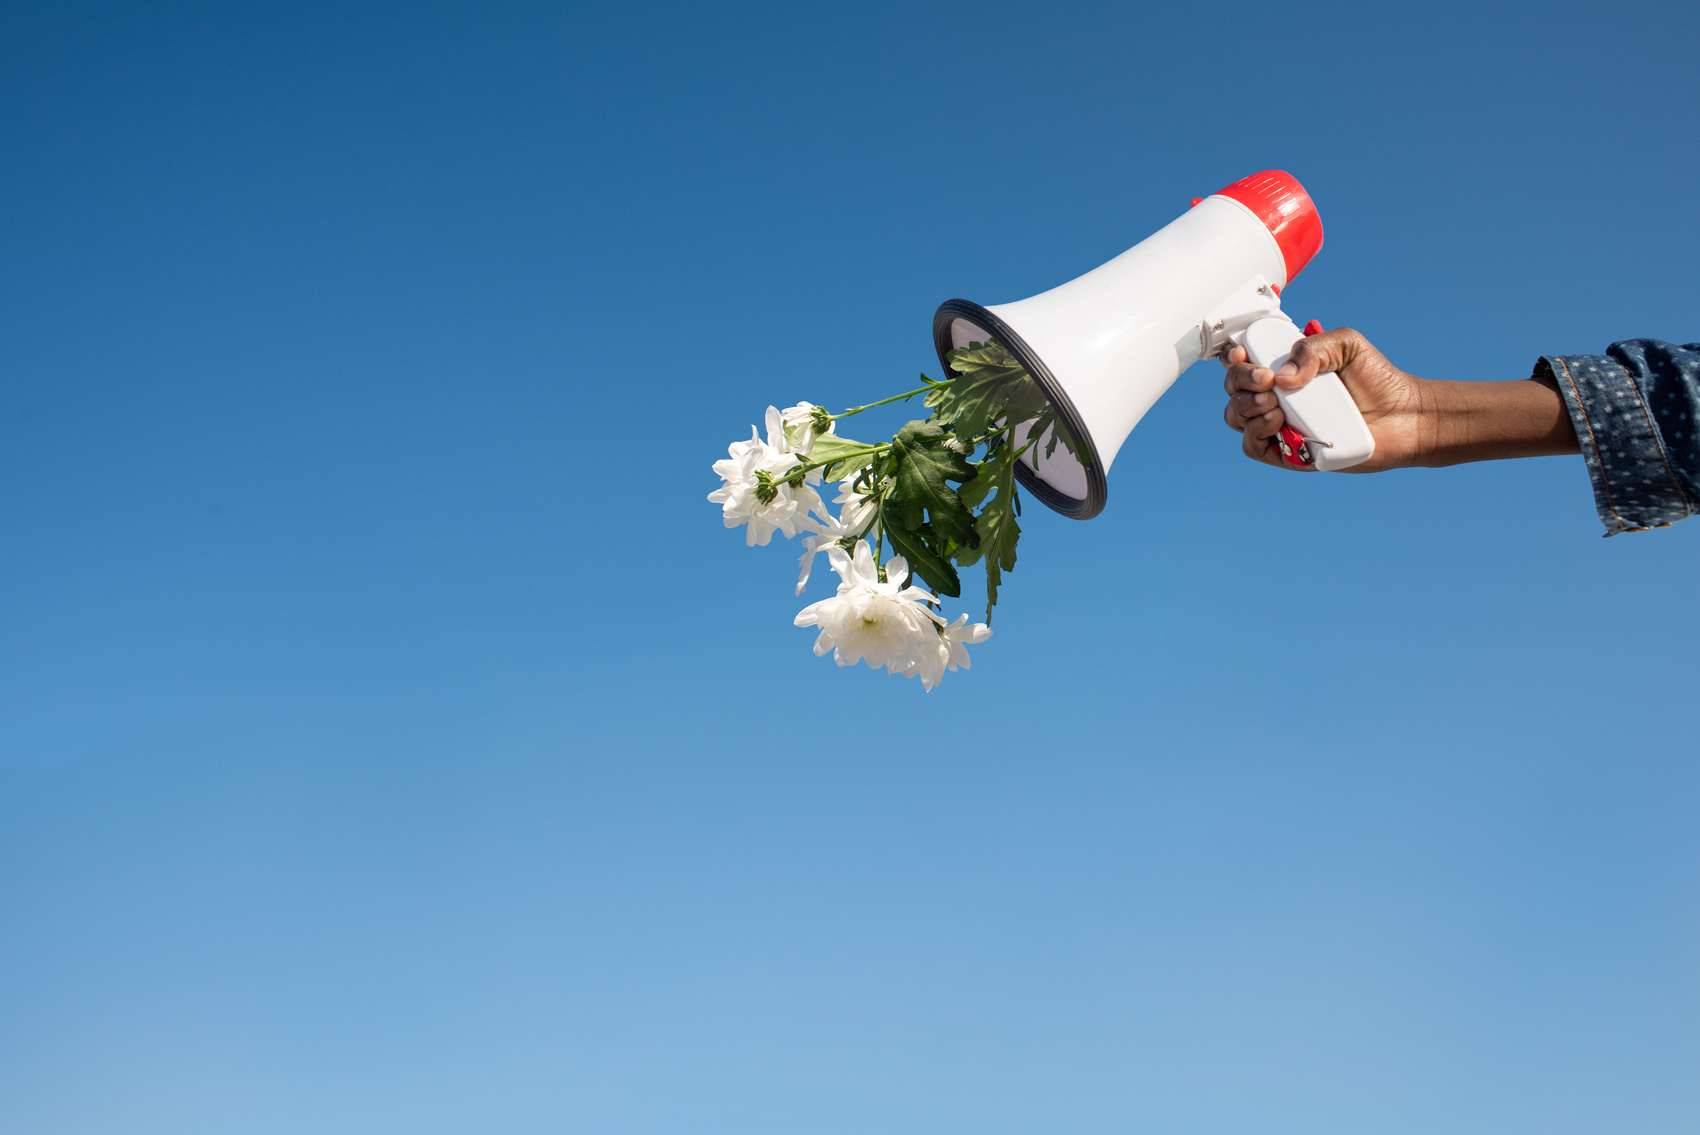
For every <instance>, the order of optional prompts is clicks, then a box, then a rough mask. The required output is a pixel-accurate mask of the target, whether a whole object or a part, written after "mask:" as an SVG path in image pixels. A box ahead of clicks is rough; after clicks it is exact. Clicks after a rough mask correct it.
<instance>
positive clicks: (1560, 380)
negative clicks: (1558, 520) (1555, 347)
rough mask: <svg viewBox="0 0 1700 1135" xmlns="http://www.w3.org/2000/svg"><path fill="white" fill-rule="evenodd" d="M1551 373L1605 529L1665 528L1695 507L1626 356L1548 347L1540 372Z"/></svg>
mask: <svg viewBox="0 0 1700 1135" xmlns="http://www.w3.org/2000/svg"><path fill="white" fill-rule="evenodd" d="M1549 373H1550V377H1551V378H1552V379H1553V381H1555V382H1556V383H1557V384H1558V389H1559V393H1560V394H1562V395H1563V396H1564V404H1565V406H1566V407H1567V408H1568V409H1569V410H1570V421H1571V423H1572V424H1573V425H1574V426H1575V427H1576V440H1577V441H1578V442H1580V443H1581V446H1582V459H1583V460H1584V461H1586V462H1587V463H1588V478H1589V480H1591V481H1592V482H1593V484H1594V506H1595V508H1596V509H1598V510H1599V514H1600V521H1601V523H1603V524H1604V525H1605V526H1606V535H1607V536H1615V535H1617V534H1618V533H1619V532H1644V531H1646V530H1647V529H1649V528H1663V527H1664V526H1665V525H1667V524H1674V523H1675V522H1676V521H1678V520H1681V519H1683V518H1684V517H1686V516H1689V515H1691V514H1692V513H1693V512H1694V511H1695V509H1694V508H1693V506H1692V505H1691V504H1690V502H1689V499H1688V496H1687V494H1685V493H1684V492H1683V490H1682V486H1681V484H1679V483H1678V479H1677V476H1676V474H1675V472H1674V471H1673V470H1672V468H1671V463H1670V460H1669V458H1668V457H1667V455H1666V453H1665V449H1664V443H1663V441H1662V440H1661V439H1660V437H1659V431H1658V429H1657V428H1656V427H1655V426H1654V425H1653V415H1652V414H1651V413H1650V412H1649V410H1648V407H1647V403H1646V400H1645V399H1644V398H1643V397H1642V392H1641V389H1640V387H1638V386H1637V385H1636V383H1635V381H1634V379H1633V378H1631V377H1630V374H1629V372H1628V371H1627V370H1626V369H1624V367H1623V364H1622V363H1620V362H1618V361H1617V360H1616V359H1614V358H1612V357H1611V356H1610V355H1550V356H1546V357H1544V358H1542V359H1541V361H1540V362H1539V363H1538V364H1537V365H1536V367H1535V377H1537V378H1544V377H1547V376H1548V375H1549Z"/></svg>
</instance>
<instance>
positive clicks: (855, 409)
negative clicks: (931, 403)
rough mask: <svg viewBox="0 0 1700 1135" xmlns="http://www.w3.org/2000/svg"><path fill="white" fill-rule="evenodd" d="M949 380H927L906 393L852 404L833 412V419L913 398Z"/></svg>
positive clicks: (948, 382) (947, 383) (946, 383)
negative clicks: (861, 403) (842, 410)
mask: <svg viewBox="0 0 1700 1135" xmlns="http://www.w3.org/2000/svg"><path fill="white" fill-rule="evenodd" d="M950 382H951V380H950V379H948V378H947V379H945V380H944V381H943V382H929V383H928V384H927V385H925V386H920V387H916V388H915V389H914V390H911V391H910V392H909V393H907V394H893V395H892V396H891V397H890V398H881V399H880V400H879V401H878V402H869V403H868V404H867V405H866V406H852V407H850V408H849V409H848V410H845V411H844V412H842V413H839V414H834V415H833V418H834V420H836V419H838V418H848V417H849V416H850V415H851V414H860V413H861V412H862V411H863V410H872V409H873V408H874V407H875V406H884V405H885V404H886V403H888V402H901V401H903V400H904V399H905V398H913V397H915V395H917V394H925V393H926V392H927V391H929V390H932V389H933V388H934V387H938V386H948V385H949V384H950Z"/></svg>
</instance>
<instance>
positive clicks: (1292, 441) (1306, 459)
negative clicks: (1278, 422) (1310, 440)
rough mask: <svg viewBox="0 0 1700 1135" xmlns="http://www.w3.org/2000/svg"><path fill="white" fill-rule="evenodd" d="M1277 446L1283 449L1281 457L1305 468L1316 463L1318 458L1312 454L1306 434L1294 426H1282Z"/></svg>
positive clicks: (1277, 436)
mask: <svg viewBox="0 0 1700 1135" xmlns="http://www.w3.org/2000/svg"><path fill="white" fill-rule="evenodd" d="M1275 448H1277V449H1279V450H1280V451H1281V459H1282V460H1283V461H1285V462H1286V463H1287V464H1289V465H1297V466H1299V467H1300V468H1304V467H1305V466H1308V465H1312V464H1315V461H1316V459H1315V458H1314V457H1312V456H1311V453H1310V446H1309V444H1307V443H1306V441H1305V439H1304V435H1303V434H1301V433H1300V432H1299V431H1298V430H1295V429H1294V428H1293V427H1292V426H1282V427H1281V432H1280V433H1279V434H1277V435H1276V437H1275Z"/></svg>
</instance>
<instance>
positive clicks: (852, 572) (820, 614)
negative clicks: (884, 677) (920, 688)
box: [796, 540, 943, 674]
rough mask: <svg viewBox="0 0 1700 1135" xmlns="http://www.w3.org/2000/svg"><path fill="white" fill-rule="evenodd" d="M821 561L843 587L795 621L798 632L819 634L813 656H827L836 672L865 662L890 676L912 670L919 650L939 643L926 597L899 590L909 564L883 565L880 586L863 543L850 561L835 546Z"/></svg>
mask: <svg viewBox="0 0 1700 1135" xmlns="http://www.w3.org/2000/svg"><path fill="white" fill-rule="evenodd" d="M826 556H827V559H828V560H830V561H831V562H832V570H833V571H836V572H837V573H838V575H839V577H840V578H841V579H843V581H844V582H843V583H841V584H839V585H838V594H837V595H835V596H833V597H832V598H831V599H822V600H821V601H820V602H819V603H812V604H810V605H809V606H807V607H805V608H803V610H802V611H801V612H800V613H799V614H798V615H797V619H796V623H797V625H798V626H799V627H808V626H817V627H819V628H820V636H819V637H818V638H816V639H815V653H816V654H817V655H819V654H825V653H826V652H827V651H829V650H830V651H832V658H833V661H834V662H837V663H838V664H839V665H840V666H854V665H855V664H856V663H858V662H862V661H866V662H867V664H868V665H869V666H870V667H871V668H873V669H875V670H877V669H879V668H880V667H881V666H884V667H885V669H886V672H887V673H889V674H898V673H903V672H906V671H907V670H909V669H910V668H912V667H913V666H914V665H915V663H916V660H917V658H918V656H919V650H920V648H921V647H922V646H923V645H926V644H929V640H931V639H936V638H937V637H938V632H937V631H935V630H934V629H933V628H934V624H937V623H942V622H943V620H942V619H940V618H939V617H938V616H937V615H935V614H933V613H932V612H931V611H929V610H928V609H927V607H926V604H927V603H930V602H931V601H932V598H933V597H932V596H931V595H929V594H928V593H927V592H925V591H922V590H921V589H920V588H919V587H904V586H903V583H904V581H905V580H906V579H908V578H909V563H908V561H906V560H905V559H904V558H903V557H902V556H893V557H891V559H889V560H887V561H886V564H885V582H883V583H882V582H880V578H879V570H878V569H877V568H876V567H875V566H874V553H873V549H872V548H870V547H869V546H868V542H867V541H866V540H858V541H857V542H856V551H855V553H854V554H853V555H852V554H851V553H849V552H846V551H845V550H844V549H843V548H840V547H838V546H837V545H836V544H835V545H833V546H832V547H829V548H828V549H827V550H826ZM923 635H925V636H926V637H925V638H923V637H922V636H923Z"/></svg>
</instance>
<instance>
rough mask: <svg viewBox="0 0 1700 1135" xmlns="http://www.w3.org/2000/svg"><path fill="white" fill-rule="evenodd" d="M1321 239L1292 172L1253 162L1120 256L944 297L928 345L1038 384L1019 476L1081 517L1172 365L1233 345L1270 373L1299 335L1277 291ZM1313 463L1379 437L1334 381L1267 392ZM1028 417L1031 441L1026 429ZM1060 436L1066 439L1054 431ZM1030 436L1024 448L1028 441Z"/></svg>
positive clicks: (1359, 453) (1095, 503) (1342, 465)
mask: <svg viewBox="0 0 1700 1135" xmlns="http://www.w3.org/2000/svg"><path fill="white" fill-rule="evenodd" d="M1321 247H1322V219H1321V218H1320V217H1319V216H1317V212H1316V206H1315V204H1313V203H1312V201H1311V199H1310V194H1308V193H1306V192H1305V190H1304V187H1303V186H1302V185H1300V184H1299V183H1298V180H1297V179H1296V178H1294V177H1293V176H1292V175H1291V174H1289V173H1285V172H1283V171H1281V170H1265V171H1264V172H1263V173H1255V174H1252V175H1251V176H1250V177H1247V178H1243V179H1241V180H1239V181H1236V182H1234V183H1233V184H1232V185H1229V186H1227V187H1226V188H1224V189H1222V190H1221V191H1220V192H1218V193H1214V194H1212V195H1211V196H1209V197H1205V198H1195V199H1194V200H1193V204H1192V208H1190V209H1189V210H1187V212H1185V213H1183V214H1182V215H1181V216H1179V217H1176V218H1175V219H1174V220H1173V221H1171V222H1169V223H1168V224H1167V225H1165V226H1163V227H1162V228H1161V229H1159V230H1157V231H1156V232H1155V233H1152V234H1151V235H1150V236H1148V237H1146V238H1145V239H1144V240H1142V241H1140V242H1139V243H1138V244H1136V245H1134V246H1133V247H1132V248H1130V249H1128V250H1127V251H1126V252H1124V253H1122V254H1121V255H1120V256H1118V257H1116V258H1115V259H1114V260H1111V261H1110V262H1109V263H1107V264H1104V265H1102V266H1100V267H1098V268H1094V269H1093V270H1092V271H1090V272H1088V273H1086V274H1085V275H1084V276H1080V277H1077V278H1076V279H1073V280H1070V281H1069V282H1068V283H1066V284H1063V285H1061V286H1059V287H1055V288H1052V289H1051V290H1050V291H1048V292H1041V293H1040V294H1039V295H1036V296H1033V297H1032V298H1030V299H1024V300H1017V301H1016V302H1014V303H1005V304H996V305H993V306H990V307H982V306H981V305H979V304H977V303H972V302H970V301H968V300H961V299H953V300H947V301H946V302H945V303H943V304H941V305H940V306H939V309H938V313H937V314H936V315H935V316H934V317H933V342H934V345H935V346H936V347H937V348H938V353H939V362H940V363H941V364H942V365H943V366H944V368H945V372H946V373H947V374H948V375H951V376H953V377H954V376H955V375H957V374H958V371H957V370H956V368H955V367H953V366H952V365H951V358H950V355H951V352H952V351H960V350H967V349H969V348H970V346H971V345H972V344H988V343H996V344H999V345H1001V346H1002V347H1003V349H1004V350H1006V351H1008V352H1009V354H1010V355H1013V356H1014V358H1015V360H1016V362H1018V363H1019V364H1020V366H1021V367H1022V368H1024V369H1025V370H1026V372H1027V374H1028V376H1029V377H1030V378H1031V379H1032V380H1033V381H1034V382H1035V383H1037V384H1038V386H1039V387H1040V389H1042V390H1043V392H1044V395H1045V398H1046V399H1047V401H1048V403H1049V407H1050V409H1051V410H1052V411H1054V413H1053V414H1051V415H1048V416H1046V415H1042V416H1041V419H1036V420H1033V421H1030V422H1027V423H1024V424H1022V425H1018V426H1017V427H1016V432H1015V441H1016V443H1017V444H1018V445H1022V446H1024V447H1025V449H1024V452H1023V453H1022V456H1021V459H1020V461H1019V462H1018V463H1017V465H1016V473H1017V475H1018V476H1019V477H1020V478H1021V483H1022V484H1023V485H1025V486H1026V487H1027V489H1028V490H1029V491H1030V492H1031V493H1032V494H1033V495H1034V496H1036V497H1038V498H1039V499H1040V500H1041V501H1043V502H1044V503H1046V504H1048V505H1050V506H1051V507H1052V508H1054V509H1056V510H1057V511H1058V512H1061V513H1063V514H1064V515H1066V516H1073V517H1077V518H1079V519H1081V520H1085V519H1087V518H1089V517H1093V516H1096V515H1098V513H1099V512H1100V511H1102V510H1103V507H1104V502H1105V499H1106V497H1107V495H1108V487H1107V485H1106V482H1105V475H1106V474H1107V473H1109V471H1110V465H1111V464H1112V463H1113V462H1114V461H1115V459H1116V454H1117V453H1118V452H1119V451H1120V450H1121V447H1122V443H1123V442H1124V441H1126V440H1127V436H1128V434H1130V433H1132V432H1133V427H1134V426H1136V425H1138V424H1139V420H1140V419H1141V418H1143V417H1144V416H1145V412H1146V411H1147V410H1149V409H1151V407H1152V405H1153V404H1154V403H1155V402H1156V401H1157V399H1158V398H1160V397H1162V395H1163V392H1164V391H1165V390H1167V389H1168V388H1169V387H1170V386H1171V385H1173V383H1174V381H1175V379H1177V378H1179V377H1180V374H1181V372H1182V371H1184V370H1186V368H1187V367H1189V366H1191V365H1192V364H1193V363H1195V362H1197V361H1198V360H1199V359H1202V358H1214V357H1216V356H1217V355H1218V354H1220V353H1221V352H1222V351H1224V350H1226V349H1228V348H1230V347H1232V346H1236V345H1237V346H1243V347H1245V348H1246V350H1247V352H1248V354H1249V355H1250V356H1251V359H1252V361H1253V362H1255V363H1257V364H1258V365H1260V366H1268V367H1272V368H1279V367H1280V366H1281V365H1282V364H1283V363H1285V362H1286V361H1287V355H1288V353H1289V352H1290V351H1291V350H1292V346H1293V344H1294V343H1296V342H1297V341H1298V340H1299V339H1300V338H1302V335H1301V334H1300V332H1299V329H1298V328H1297V327H1296V326H1294V324H1293V323H1292V321H1291V320H1289V319H1288V318H1287V317H1286V316H1285V315H1283V314H1282V313H1281V289H1283V288H1285V287H1286V286H1287V284H1288V283H1290V282H1291V281H1292V279H1293V277H1295V276H1297V275H1298V274H1299V272H1300V271H1301V270H1302V269H1303V268H1304V266H1305V265H1306V264H1308V263H1309V262H1310V258H1311V257H1312V256H1314V255H1316V252H1317V250H1318V249H1320V248H1321ZM1276 397H1277V398H1278V399H1279V401H1280V405H1281V408H1282V409H1283V410H1284V411H1285V412H1286V416H1287V423H1288V425H1289V426H1290V427H1292V428H1293V429H1294V430H1296V431H1297V434H1298V435H1299V436H1301V437H1302V438H1303V440H1304V442H1305V443H1306V445H1304V446H1301V447H1300V449H1299V452H1300V453H1303V452H1304V451H1306V450H1308V451H1309V455H1310V456H1312V458H1313V459H1314V463H1315V466H1316V468H1318V469H1325V470H1328V469H1346V468H1349V467H1351V466H1353V465H1356V464H1358V463H1359V462H1362V461H1365V460H1368V458H1369V457H1370V456H1371V454H1373V453H1374V452H1375V440H1374V439H1373V438H1372V437H1371V436H1370V433H1369V429H1368V428H1367V427H1366V426H1365V425H1364V420H1363V416H1362V415H1361V414H1359V413H1358V409H1357V406H1356V405H1355V404H1354V403H1353V402H1352V398H1351V395H1350V394H1349V393H1347V391H1346V388H1345V386H1344V385H1343V384H1342V383H1341V382H1340V379H1339V377H1338V376H1337V375H1321V376H1318V377H1317V378H1316V379H1315V380H1313V381H1312V382H1311V383H1310V384H1309V385H1307V386H1306V387H1305V388H1304V389H1303V390H1300V391H1296V392H1292V393H1289V392H1287V391H1284V390H1281V389H1280V388H1279V387H1277V388H1276ZM1033 425H1038V426H1039V428H1040V430H1041V436H1039V437H1038V438H1030V437H1029V436H1028V432H1029V430H1030V427H1031V426H1033ZM1059 427H1060V429H1061V430H1062V431H1066V432H1065V433H1064V434H1063V435H1062V440H1064V441H1065V442H1067V444H1064V445H1060V446H1059V445H1057V444H1056V440H1057V438H1056V436H1055V435H1056V431H1058V430H1059ZM1029 441H1031V442H1033V444H1028V442H1029Z"/></svg>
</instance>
